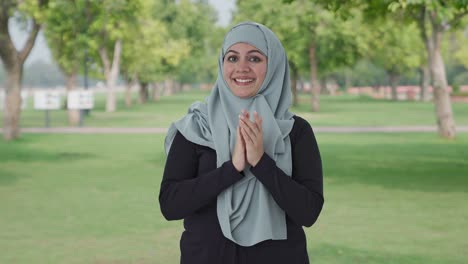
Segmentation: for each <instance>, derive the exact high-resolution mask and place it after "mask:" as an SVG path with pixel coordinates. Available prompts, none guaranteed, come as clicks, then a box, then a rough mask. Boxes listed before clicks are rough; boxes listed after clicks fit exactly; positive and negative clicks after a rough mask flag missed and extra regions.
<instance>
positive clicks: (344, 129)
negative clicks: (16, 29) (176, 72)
mask: <svg viewBox="0 0 468 264" xmlns="http://www.w3.org/2000/svg"><path fill="white" fill-rule="evenodd" d="M313 129H314V131H315V132H318V133H321V132H326V133H400V132H436V131H437V127H435V126H378V127H372V126H359V127H354V126H340V127H331V126H319V127H313ZM456 130H457V132H468V126H457V129H456ZM0 132H3V130H2V128H0ZM21 132H22V133H36V134H41V133H49V134H164V133H166V132H167V128H161V127H151V128H150V127H135V128H130V127H51V128H46V127H34V128H22V129H21Z"/></svg>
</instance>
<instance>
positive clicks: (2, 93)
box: [0, 91, 28, 111]
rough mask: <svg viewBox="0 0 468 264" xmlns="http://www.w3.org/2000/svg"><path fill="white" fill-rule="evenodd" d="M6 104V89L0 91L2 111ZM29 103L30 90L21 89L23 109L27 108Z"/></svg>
mask: <svg viewBox="0 0 468 264" xmlns="http://www.w3.org/2000/svg"><path fill="white" fill-rule="evenodd" d="M5 105H6V95H5V91H0V111H1V110H3V109H4V107H5ZM27 105H28V92H26V91H21V109H26V106H27Z"/></svg>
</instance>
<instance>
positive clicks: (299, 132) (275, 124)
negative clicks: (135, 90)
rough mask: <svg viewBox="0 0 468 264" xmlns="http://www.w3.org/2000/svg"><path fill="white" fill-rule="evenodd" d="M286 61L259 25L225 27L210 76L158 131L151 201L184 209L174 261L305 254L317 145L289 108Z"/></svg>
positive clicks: (317, 205) (315, 197)
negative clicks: (163, 133)
mask: <svg viewBox="0 0 468 264" xmlns="http://www.w3.org/2000/svg"><path fill="white" fill-rule="evenodd" d="M289 83H290V79H289V67H288V61H287V57H286V54H285V51H284V48H283V46H282V45H281V43H280V41H279V40H278V38H277V37H276V36H275V34H274V33H273V32H272V31H271V30H270V29H268V28H267V27H265V26H263V25H261V24H257V23H253V22H244V23H240V24H238V25H236V26H234V27H233V28H232V29H231V30H230V31H229V32H228V33H227V35H226V36H225V39H224V43H223V46H222V50H221V54H220V56H219V61H218V79H217V81H216V84H215V85H214V87H213V90H212V92H211V94H210V96H209V97H208V98H207V99H206V102H205V103H201V102H197V103H194V104H193V105H192V106H191V107H190V109H189V113H188V114H187V115H186V116H185V117H183V118H182V119H181V120H179V121H177V122H175V123H174V124H173V125H172V126H171V128H170V129H169V132H168V135H167V137H166V142H165V143H166V152H167V153H168V156H167V161H166V166H165V170H164V175H163V180H162V183H161V189H160V194H159V202H160V206H161V211H162V213H163V215H164V216H165V217H166V219H168V220H177V219H184V227H185V231H184V232H183V234H182V237H181V240H180V248H181V263H203V264H206V263H216V264H221V263H222V264H226V263H242V264H244V263H288V264H294V263H301V264H302V263H309V259H308V254H307V246H306V238H305V234H304V231H303V229H302V226H307V227H309V226H311V225H312V224H313V223H314V222H315V221H316V219H317V217H318V216H319V214H320V211H321V209H322V205H323V202H324V200H323V183H322V166H321V159H320V153H319V150H318V147H317V143H316V140H315V136H314V133H313V131H312V128H311V127H310V125H309V124H308V123H307V121H305V120H304V119H302V118H300V117H298V116H295V115H293V114H292V113H291V112H289V107H290V105H291V91H290V84H289Z"/></svg>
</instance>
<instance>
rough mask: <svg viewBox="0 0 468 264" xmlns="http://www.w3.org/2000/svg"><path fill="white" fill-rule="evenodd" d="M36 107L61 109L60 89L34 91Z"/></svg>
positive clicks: (39, 108)
mask: <svg viewBox="0 0 468 264" xmlns="http://www.w3.org/2000/svg"><path fill="white" fill-rule="evenodd" d="M34 109H38V110H57V109H60V94H59V93H58V91H36V92H35V93H34Z"/></svg>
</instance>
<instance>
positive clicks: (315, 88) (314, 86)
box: [309, 40, 320, 112]
mask: <svg viewBox="0 0 468 264" xmlns="http://www.w3.org/2000/svg"><path fill="white" fill-rule="evenodd" d="M309 62H310V85H311V89H310V91H311V95H312V102H311V103H312V111H313V112H318V111H319V110H320V98H319V96H320V85H319V81H318V76H317V64H318V63H317V57H316V54H315V41H314V40H312V42H311V43H310V46H309Z"/></svg>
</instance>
